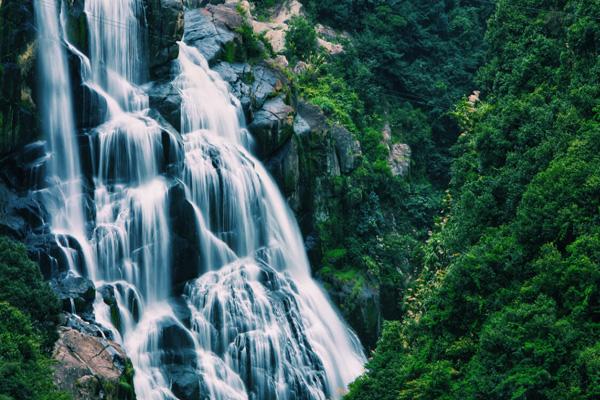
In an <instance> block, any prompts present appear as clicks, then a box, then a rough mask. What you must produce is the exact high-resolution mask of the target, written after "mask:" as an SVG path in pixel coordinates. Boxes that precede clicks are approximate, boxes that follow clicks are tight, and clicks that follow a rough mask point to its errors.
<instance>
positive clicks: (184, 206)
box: [169, 184, 202, 293]
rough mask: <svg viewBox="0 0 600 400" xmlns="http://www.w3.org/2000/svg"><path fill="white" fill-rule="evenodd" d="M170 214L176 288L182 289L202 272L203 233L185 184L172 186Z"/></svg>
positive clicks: (178, 290) (174, 288)
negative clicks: (198, 224)
mask: <svg viewBox="0 0 600 400" xmlns="http://www.w3.org/2000/svg"><path fill="white" fill-rule="evenodd" d="M169 218H170V220H171V227H172V233H171V244H172V249H173V250H172V262H171V265H172V269H173V270H172V273H171V278H172V282H173V290H174V291H175V292H176V293H181V292H182V290H183V287H184V285H185V283H187V282H188V281H190V280H192V279H194V278H196V277H197V276H198V274H199V273H200V272H201V268H202V266H201V264H200V260H201V253H200V236H199V231H198V227H197V226H196V223H195V222H194V221H196V212H195V210H194V208H193V206H192V204H191V203H190V202H189V201H188V200H187V199H186V196H185V189H184V187H183V186H182V185H181V184H177V185H175V186H173V187H172V188H171V189H170V190H169Z"/></svg>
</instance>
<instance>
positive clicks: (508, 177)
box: [348, 0, 600, 400]
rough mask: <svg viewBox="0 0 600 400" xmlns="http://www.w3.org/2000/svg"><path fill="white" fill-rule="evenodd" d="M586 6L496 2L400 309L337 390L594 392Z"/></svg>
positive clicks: (595, 254)
mask: <svg viewBox="0 0 600 400" xmlns="http://www.w3.org/2000/svg"><path fill="white" fill-rule="evenodd" d="M599 12H600V5H599V4H597V2H588V1H583V0H571V1H565V2H558V3H557V2H553V1H544V0H536V1H533V2H532V1H525V0H501V1H498V2H497V7H496V10H495V13H494V14H493V16H492V17H491V19H490V22H489V29H488V32H487V35H486V40H487V41H488V44H489V46H490V49H489V53H488V58H489V61H488V62H487V63H486V65H485V66H483V67H482V68H481V70H480V71H479V73H478V80H479V83H480V85H481V88H482V93H483V94H484V95H485V98H484V100H483V101H471V102H468V101H462V102H460V103H459V104H458V106H457V107H456V109H455V112H454V117H455V118H456V119H457V121H458V122H459V124H460V126H461V128H462V130H463V133H462V134H461V135H460V137H459V139H458V142H457V144H456V146H455V147H454V149H453V151H454V153H455V154H456V157H457V158H456V160H455V161H454V162H453V164H452V170H451V172H452V174H451V175H452V179H451V182H450V188H449V190H448V192H447V196H446V199H445V202H444V210H443V213H442V215H441V216H440V218H439V219H438V220H437V221H436V226H435V229H434V232H433V233H432V235H431V237H430V238H429V240H428V241H427V245H426V247H425V249H424V255H423V260H424V269H423V271H422V273H421V276H420V278H419V279H417V280H416V281H415V283H414V284H413V287H411V288H410V290H407V296H406V298H405V307H406V318H405V319H404V320H403V321H402V322H398V323H395V324H393V325H388V326H387V327H386V330H385V332H384V335H383V336H382V338H381V340H380V342H379V345H378V347H377V350H376V352H375V353H374V356H373V358H372V360H371V361H370V362H369V364H368V366H367V369H368V373H367V374H366V375H365V376H363V377H361V378H359V379H358V380H357V381H356V382H355V383H354V384H352V387H351V392H350V394H349V395H348V398H350V399H384V400H385V399H399V398H400V399H419V398H422V399H430V398H436V399H437V398H440V399H482V398H485V399H595V398H598V396H599V395H600V391H599V386H598V382H599V374H598V365H599V364H598V363H599V358H598V354H599V352H598V348H599V343H600V329H599V328H600V326H599V324H600V322H599V321H600V251H599V249H600V229H599V228H598V227H599V226H600V223H599V222H600V167H599V166H600V119H599V118H598V104H599V103H600V90H599V89H598V88H599V87H600V82H599V76H600V75H599V74H598V72H599V71H600V57H599V51H600V48H599V46H598V44H597V41H596V38H598V37H599V36H598V35H599V34H600V22H598V21H597V18H596V17H595V16H597V15H598V13H599ZM384 388H385V390H384Z"/></svg>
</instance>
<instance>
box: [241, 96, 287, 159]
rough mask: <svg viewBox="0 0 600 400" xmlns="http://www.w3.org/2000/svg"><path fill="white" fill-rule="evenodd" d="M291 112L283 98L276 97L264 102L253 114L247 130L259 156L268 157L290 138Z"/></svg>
mask: <svg viewBox="0 0 600 400" xmlns="http://www.w3.org/2000/svg"><path fill="white" fill-rule="evenodd" d="M293 112H294V110H293V108H292V107H291V106H289V105H287V104H285V102H284V99H283V96H278V97H276V98H274V99H271V100H268V101H267V102H265V103H264V105H263V106H262V108H261V109H260V110H259V111H258V112H256V113H255V114H254V120H253V121H252V123H251V124H250V125H249V126H248V130H249V131H250V132H251V133H252V135H253V136H254V138H255V140H256V144H257V147H258V152H259V155H261V156H262V157H269V156H270V155H272V154H274V152H276V151H277V150H278V149H279V148H280V147H281V146H282V145H283V144H284V143H285V142H286V141H287V140H288V139H289V138H290V137H291V135H292V133H293V129H292V123H293V118H294V116H293Z"/></svg>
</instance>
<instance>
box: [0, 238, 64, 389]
mask: <svg viewBox="0 0 600 400" xmlns="http://www.w3.org/2000/svg"><path fill="white" fill-rule="evenodd" d="M59 311H60V304H59V302H58V300H57V299H56V296H55V295H54V293H53V292H52V290H51V289H50V287H49V286H48V284H47V283H46V282H44V280H43V278H42V274H41V273H40V271H39V268H38V266H37V265H35V264H34V263H33V262H32V261H31V260H29V258H28V257H27V251H26V250H25V247H24V246H23V245H21V244H18V243H15V242H13V241H11V240H9V239H7V238H5V237H0V399H2V400H9V399H12V400H21V399H31V400H51V399H52V400H59V399H67V398H68V397H67V396H66V395H65V394H63V393H60V392H58V391H57V390H56V388H55V387H54V385H53V383H52V369H51V365H52V361H51V360H50V357H49V354H50V352H51V350H52V346H53V344H54V341H55V340H56V338H57V333H56V324H57V322H58V313H59Z"/></svg>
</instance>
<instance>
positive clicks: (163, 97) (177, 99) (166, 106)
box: [147, 81, 182, 131]
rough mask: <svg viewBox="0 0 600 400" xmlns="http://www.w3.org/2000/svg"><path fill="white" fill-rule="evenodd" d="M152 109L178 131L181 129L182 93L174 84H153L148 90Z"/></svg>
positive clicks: (162, 82)
mask: <svg viewBox="0 0 600 400" xmlns="http://www.w3.org/2000/svg"><path fill="white" fill-rule="evenodd" d="M147 93H148V97H149V101H150V107H152V108H153V109H155V110H157V111H158V112H160V114H161V115H162V116H163V117H164V118H165V119H166V120H167V121H168V122H169V124H171V125H172V126H173V127H174V128H175V129H176V130H177V131H179V130H180V129H181V101H182V99H181V93H180V92H179V90H178V89H177V88H176V87H175V86H174V85H173V83H172V82H170V81H169V82H167V81H158V82H153V83H152V84H151V85H150V86H149V87H148V89H147Z"/></svg>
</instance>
